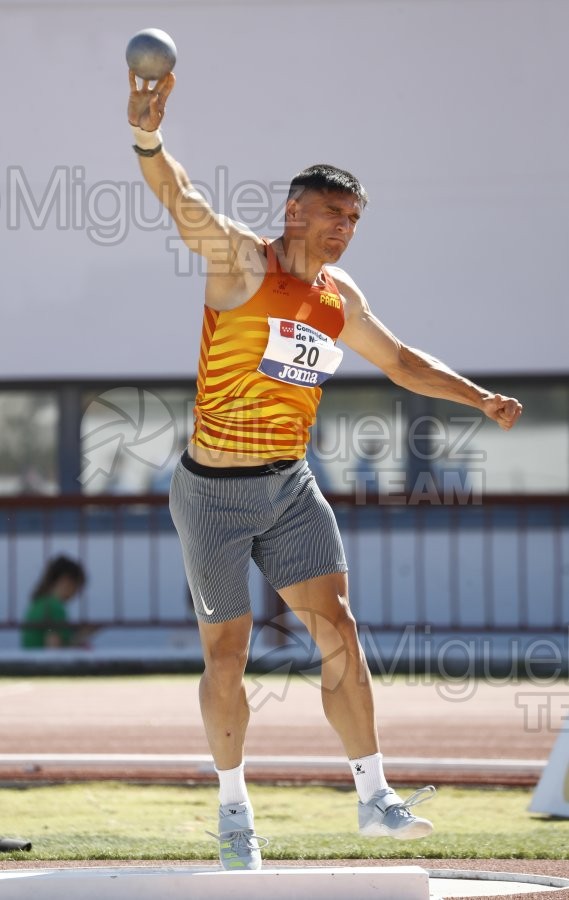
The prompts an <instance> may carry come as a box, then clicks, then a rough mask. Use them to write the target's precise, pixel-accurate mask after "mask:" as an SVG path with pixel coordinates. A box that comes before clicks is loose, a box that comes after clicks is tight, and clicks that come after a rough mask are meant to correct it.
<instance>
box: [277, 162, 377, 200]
mask: <svg viewBox="0 0 569 900" xmlns="http://www.w3.org/2000/svg"><path fill="white" fill-rule="evenodd" d="M305 190H312V191H342V192H343V193H345V194H352V196H354V197H357V199H358V200H359V201H360V203H361V204H362V206H365V205H366V203H367V200H368V196H367V191H366V189H365V188H364V186H363V185H362V183H361V182H360V181H359V180H358V179H357V178H356V176H355V175H352V173H351V172H346V170H345V169H338V168H337V167H336V166H330V165H327V164H326V163H318V165H316V166H309V167H308V169H303V170H302V172H299V173H298V175H295V176H294V178H293V179H292V181H291V183H290V189H289V192H288V199H289V200H290V199H292V198H294V199H296V198H297V197H299V196H300V194H301V193H302V192H303V191H305Z"/></svg>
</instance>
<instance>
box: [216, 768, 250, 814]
mask: <svg viewBox="0 0 569 900" xmlns="http://www.w3.org/2000/svg"><path fill="white" fill-rule="evenodd" d="M215 771H216V772H217V777H218V778H219V802H220V804H221V805H222V806H225V805H226V804H227V803H248V802H249V794H248V793H247V785H246V784H245V763H244V762H242V763H241V765H240V766H235V768H234V769H216V770H215Z"/></svg>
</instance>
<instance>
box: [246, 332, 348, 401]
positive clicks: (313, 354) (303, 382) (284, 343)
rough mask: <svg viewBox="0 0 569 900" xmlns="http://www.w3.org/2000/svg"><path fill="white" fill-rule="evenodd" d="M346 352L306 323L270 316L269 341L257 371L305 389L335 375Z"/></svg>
mask: <svg viewBox="0 0 569 900" xmlns="http://www.w3.org/2000/svg"><path fill="white" fill-rule="evenodd" d="M343 355H344V354H343V352H342V351H341V350H340V349H339V348H338V347H336V345H335V344H334V341H333V340H332V338H331V337H329V336H328V335H327V334H323V333H322V332H321V331H318V330H317V329H316V328H313V327H312V326H311V325H306V324H305V323H304V322H294V321H292V320H291V319H274V318H271V317H270V316H269V339H268V341H267V346H266V347H265V352H264V354H263V358H262V359H261V362H260V363H259V367H258V371H259V372H263V374H264V375H268V376H269V378H274V379H275V381H286V382H287V384H297V385H300V386H303V387H317V386H318V385H320V384H322V382H324V381H326V379H327V378H330V376H331V375H333V374H334V372H335V371H336V369H337V368H338V366H339V365H340V362H341V361H342V357H343Z"/></svg>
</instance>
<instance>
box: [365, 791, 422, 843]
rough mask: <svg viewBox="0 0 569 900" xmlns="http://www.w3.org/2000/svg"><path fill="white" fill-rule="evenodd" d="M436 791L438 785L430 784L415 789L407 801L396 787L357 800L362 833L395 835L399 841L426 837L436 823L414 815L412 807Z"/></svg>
mask: <svg viewBox="0 0 569 900" xmlns="http://www.w3.org/2000/svg"><path fill="white" fill-rule="evenodd" d="M435 791H436V788H434V787H433V785H432V784H429V785H427V787H423V788H419V790H417V791H414V793H412V794H411V795H410V796H409V797H407V799H406V800H402V799H401V797H400V796H399V795H398V794H396V793H395V791H394V790H393V788H385V789H384V790H381V791H376V792H375V794H374V795H373V797H371V798H370V799H369V800H368V801H367V803H362V802H361V801H360V802H359V803H358V820H359V827H360V834H362V835H364V836H365V837H392V838H396V839H397V840H399V841H408V840H413V839H414V838H422V837H427V836H428V835H429V834H431V832H432V830H433V823H432V822H429V820H428V819H421V818H419V816H414V815H413V813H412V812H411V811H410V807H411V806H417V804H419V803H424V802H425V800H429V799H430V798H431V797H432V796H433V794H434V793H435ZM424 794H427V795H428V796H426V797H425V796H423V795H424ZM420 798H422V799H420Z"/></svg>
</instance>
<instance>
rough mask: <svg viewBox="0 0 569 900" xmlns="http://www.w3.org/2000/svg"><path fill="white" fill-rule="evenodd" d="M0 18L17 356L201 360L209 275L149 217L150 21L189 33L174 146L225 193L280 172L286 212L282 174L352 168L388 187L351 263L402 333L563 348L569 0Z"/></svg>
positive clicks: (219, 194)
mask: <svg viewBox="0 0 569 900" xmlns="http://www.w3.org/2000/svg"><path fill="white" fill-rule="evenodd" d="M0 22H1V27H0V60H1V63H0V65H1V71H2V84H3V88H4V90H3V104H2V108H3V117H2V118H3V127H2V137H1V139H0V151H1V172H0V201H1V202H0V231H1V235H2V236H1V239H0V297H1V308H2V324H1V328H0V378H2V379H11V378H28V377H29V378H44V377H45V378H50V377H59V376H64V377H73V376H86V377H95V376H101V377H106V376H109V377H113V376H119V375H120V376H123V377H125V376H126V377H130V376H132V377H136V376H152V375H155V376H182V377H183V376H188V375H193V374H195V371H196V359H197V348H198V341H199V332H200V322H201V305H202V296H203V278H202V277H201V275H200V274H199V273H197V272H196V271H194V274H193V275H187V274H182V273H181V271H178V272H177V268H178V269H179V270H183V266H184V265H185V263H186V261H187V260H186V259H184V260H183V261H182V260H181V259H180V257H179V254H178V253H177V252H176V248H177V247H179V245H178V244H177V242H176V234H175V232H174V231H173V230H172V229H171V228H165V227H158V226H154V227H153V228H150V227H149V226H148V225H146V226H144V225H143V223H142V218H143V216H145V217H146V219H148V218H149V217H151V216H153V215H156V214H157V213H158V208H157V206H156V204H155V203H154V202H153V201H152V199H151V198H150V195H149V193H148V192H147V191H144V192H142V194H141V192H140V190H139V188H138V187H137V185H136V182H137V181H139V179H140V175H139V171H138V166H137V160H136V158H135V156H134V153H133V152H132V150H131V143H132V141H131V136H130V133H129V129H128V126H127V125H126V116H125V109H126V100H127V94H128V83H127V71H126V64H125V60H124V49H125V46H126V43H127V41H128V39H129V38H130V36H131V35H132V34H133V33H134V32H135V31H138V30H139V29H140V28H143V27H148V26H157V27H161V28H164V29H165V30H167V31H168V32H170V33H171V34H172V36H173V37H174V39H175V41H176V43H177V46H178V52H179V60H178V63H177V66H176V76H177V79H178V81H177V85H176V88H175V91H174V93H173V95H172V96H171V98H170V101H169V104H168V109H167V116H166V122H165V135H166V141H167V146H168V148H169V150H170V151H171V152H172V153H173V154H174V155H175V156H176V157H178V158H179V159H180V160H181V161H182V162H183V163H184V165H185V166H186V168H187V169H188V172H189V173H190V175H191V176H192V177H193V179H195V180H196V181H199V182H200V183H202V184H205V185H207V186H209V187H210V188H211V189H213V193H214V199H215V201H216V204H217V206H218V208H224V209H225V211H226V212H228V213H234V212H235V210H234V209H233V208H232V198H231V192H232V191H235V189H236V188H237V187H238V186H239V185H242V184H243V183H244V182H247V183H249V182H259V183H260V190H261V192H265V191H266V190H267V188H268V187H269V186H270V185H273V192H272V195H271V200H270V210H268V212H269V213H270V215H265V217H264V218H265V220H267V219H268V221H265V222H259V228H260V230H263V231H265V232H267V233H273V234H276V233H278V226H277V224H276V220H275V215H276V213H277V212H278V207H279V205H280V202H281V201H282V190H279V189H278V187H276V186H275V185H277V184H278V183H281V185H282V184H283V183H286V182H287V181H288V180H289V179H290V177H291V176H292V175H294V174H295V172H297V171H298V170H299V169H301V168H303V167H304V166H305V165H308V164H311V163H313V162H317V161H330V162H333V163H335V164H337V165H340V166H343V167H346V168H349V169H351V170H353V171H354V172H355V173H356V174H357V175H358V176H359V177H360V178H361V179H362V181H363V182H364V184H365V185H366V186H367V188H368V191H369V194H370V197H371V203H370V206H369V209H368V210H367V211H366V213H365V216H364V218H363V220H362V222H361V226H360V229H359V233H358V235H357V237H356V239H355V241H354V243H353V244H352V247H351V248H350V250H349V251H348V253H347V254H346V257H345V265H346V268H347V269H348V270H349V271H350V272H351V274H352V275H353V276H354V277H355V278H356V280H357V281H358V282H359V284H360V285H361V287H362V288H363V289H364V291H365V292H366V294H367V295H368V297H369V300H370V302H371V305H372V307H373V309H374V311H375V312H376V313H377V314H378V315H379V316H380V318H382V319H383V320H384V321H385V322H386V324H387V325H388V326H389V327H390V328H391V329H392V330H393V331H395V332H396V333H397V334H398V335H399V336H400V337H401V338H402V339H403V340H404V341H406V342H408V343H410V344H412V345H415V346H420V347H422V348H424V349H426V350H429V351H430V352H431V353H433V354H435V355H438V356H440V357H442V358H443V359H445V360H446V361H447V362H448V363H449V364H451V365H453V366H454V367H456V368H459V369H460V370H461V371H476V372H482V371H488V372H490V371H493V372H497V371H504V372H548V371H549V372H555V371H566V370H567V351H566V336H567V334H568V333H569V327H568V326H569V322H568V314H567V302H566V298H567V295H568V292H569V256H568V254H567V233H568V227H569V203H568V199H569V196H568V195H569V156H568V154H567V147H568V146H569V118H568V117H567V115H565V113H564V110H565V109H566V85H567V83H568V82H569V54H567V43H568V37H569V4H568V3H567V0H488V2H485V0H376V2H365V0H352V2H350V3H340V2H335V0H327V2H317V0H303V2H291V0H286V2H285V0H274V2H270V0H266V2H255V0H250V2H239V3H237V2H234V3H232V2H218V0H207V2H205V0H204V2H199V0H187V2H172V0H164V2H161V3H160V4H159V5H157V4H155V3H153V4H150V3H147V2H144V0H137V2H136V3H135V2H126V0H117V2H112V3H111V2H86V0H75V2H61V0H60V2H50V0H42V2H28V0H17V2H4V0H0ZM50 191H53V195H52V194H51V193H50ZM137 191H138V193H137ZM142 196H143V197H144V201H142V199H141V197H142ZM241 197H242V199H243V197H244V195H241ZM50 198H51V199H53V203H52V204H51V205H50V202H49V201H50ZM249 199H251V195H249ZM233 200H235V196H233ZM34 203H35V205H36V208H35V209H34ZM142 204H143V205H142ZM234 205H235V204H233V206H234ZM237 211H238V212H239V211H241V212H242V211H243V209H241V210H237ZM258 218H262V216H259V217H258ZM277 218H278V216H277ZM168 241H170V242H171V243H170V244H168ZM172 242H173V243H172ZM195 262H196V261H195V260H194V263H195ZM177 264H178V266H177ZM371 371H372V369H371V367H370V366H369V365H368V364H367V363H364V362H363V361H359V360H358V359H357V358H356V357H355V355H353V354H351V353H347V354H346V357H345V361H344V363H343V367H342V369H341V372H342V373H343V374H355V373H360V374H364V373H371Z"/></svg>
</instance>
